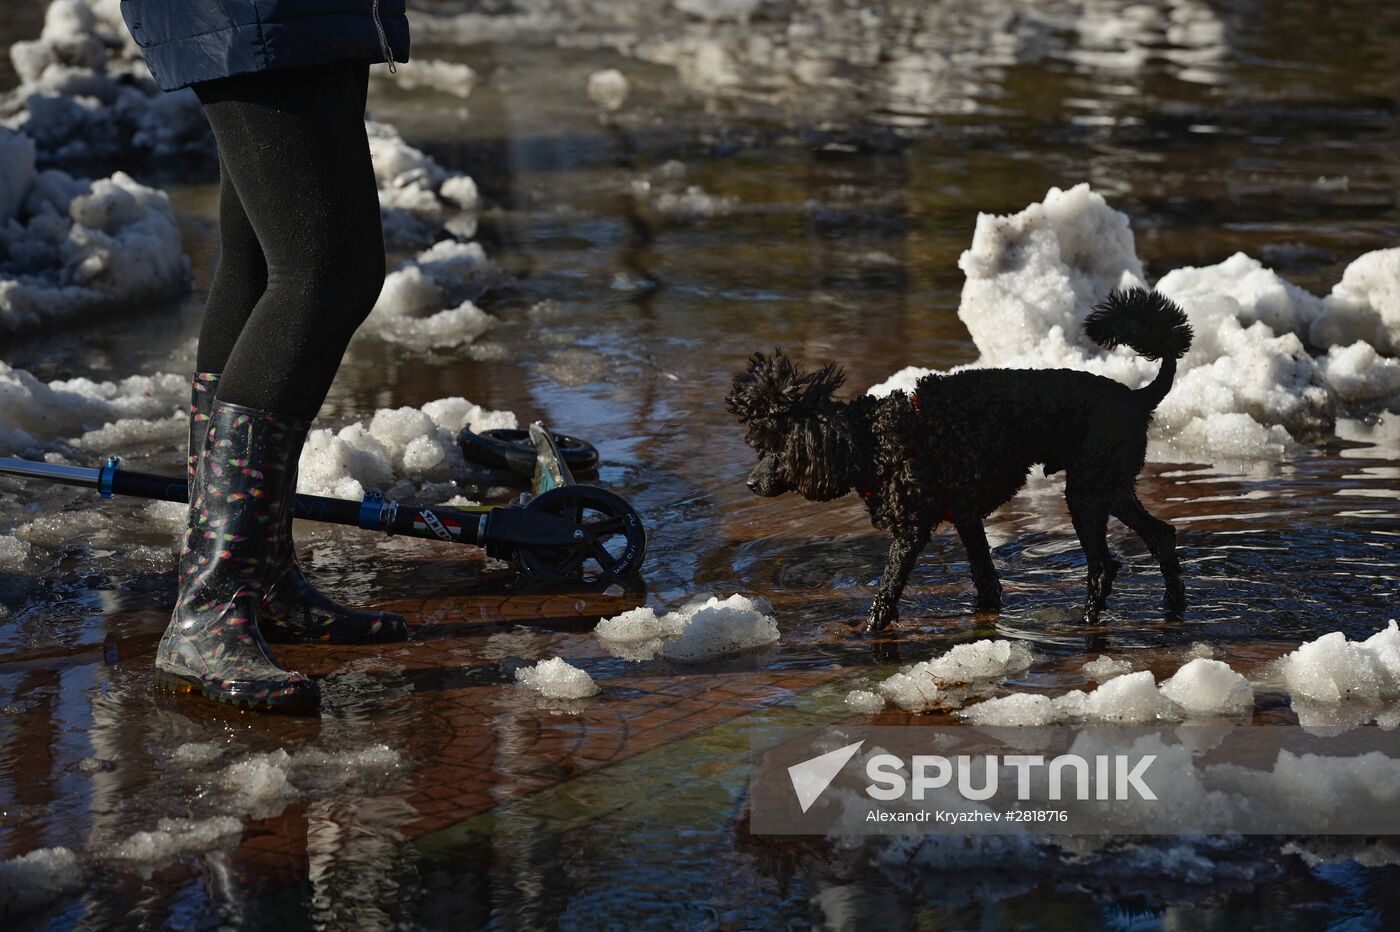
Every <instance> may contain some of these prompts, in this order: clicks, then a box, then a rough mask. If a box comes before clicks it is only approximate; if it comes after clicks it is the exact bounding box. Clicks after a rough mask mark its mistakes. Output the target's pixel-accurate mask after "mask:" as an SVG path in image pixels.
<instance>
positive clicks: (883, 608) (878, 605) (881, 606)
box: [856, 599, 899, 634]
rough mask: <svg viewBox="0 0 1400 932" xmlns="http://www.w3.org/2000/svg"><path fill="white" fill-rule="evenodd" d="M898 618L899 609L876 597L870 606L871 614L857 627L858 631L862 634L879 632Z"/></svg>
mask: <svg viewBox="0 0 1400 932" xmlns="http://www.w3.org/2000/svg"><path fill="white" fill-rule="evenodd" d="M897 620H899V609H898V608H897V607H895V606H892V605H888V604H886V603H885V602H882V601H881V600H879V599H876V600H875V604H873V605H871V606H870V614H868V615H867V616H866V617H865V621H864V622H863V623H862V624H860V625H858V626H857V627H856V631H857V632H859V633H861V634H879V633H880V632H881V631H883V630H885V629H886V628H888V627H889V626H890V625H891V624H893V623H894V622H895V621H897Z"/></svg>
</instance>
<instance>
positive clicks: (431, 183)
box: [365, 120, 479, 300]
mask: <svg viewBox="0 0 1400 932" xmlns="http://www.w3.org/2000/svg"><path fill="white" fill-rule="evenodd" d="M365 132H366V134H367V135H368V137H369V150H370V156H371V158H372V159H373V160H374V175H375V178H376V180H377V181H378V184H379V206H380V211H381V213H382V214H383V215H384V240H385V243H386V245H388V246H389V248H391V249H404V248H414V247H421V246H422V244H423V243H425V242H432V241H433V240H434V239H437V238H438V237H439V234H440V233H441V232H442V231H443V230H444V229H446V230H448V231H450V232H451V233H453V234H455V235H457V236H463V237H470V236H474V235H475V233H476V207H477V203H476V186H475V185H474V184H469V182H466V181H463V180H462V179H463V178H464V177H465V176H463V175H462V174H461V173H460V172H451V171H448V170H447V169H445V168H443V167H442V166H441V165H439V164H438V163H437V162H436V161H435V160H434V159H433V158H432V157H431V156H429V155H428V154H427V153H425V152H423V151H422V150H421V149H418V148H415V147H414V146H412V145H409V143H408V142H407V141H406V140H405V139H404V138H403V137H402V136H401V135H399V132H398V130H396V129H394V127H392V126H390V125H389V124H387V123H380V122H378V121H376V120H366V121H365ZM468 192H469V193H470V197H467V194H468ZM439 245H440V244H439ZM478 248H479V247H478ZM459 300H460V299H459Z"/></svg>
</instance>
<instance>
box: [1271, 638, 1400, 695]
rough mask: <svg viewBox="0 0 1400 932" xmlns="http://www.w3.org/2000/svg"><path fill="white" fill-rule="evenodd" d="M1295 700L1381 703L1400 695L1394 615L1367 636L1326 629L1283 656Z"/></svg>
mask: <svg viewBox="0 0 1400 932" xmlns="http://www.w3.org/2000/svg"><path fill="white" fill-rule="evenodd" d="M1279 670H1280V672H1281V673H1282V674H1283V680H1284V684H1285V685H1286V686H1287V688H1288V691H1289V693H1290V694H1291V695H1292V696H1293V697H1294V698H1295V699H1302V700H1305V701H1311V702H1317V703H1339V702H1347V701H1359V702H1371V703H1374V702H1381V701H1385V700H1389V699H1395V698H1400V628H1397V626H1396V622H1395V620H1394V619H1391V621H1390V624H1389V625H1388V626H1387V627H1386V628H1385V629H1384V630H1383V631H1380V632H1379V633H1377V634H1376V635H1374V636H1373V637H1371V638H1369V639H1367V640H1365V641H1359V642H1358V641H1350V640H1347V636H1346V635H1345V634H1343V633H1342V632H1340V631H1333V632H1332V633H1330V634H1324V635H1323V636H1322V637H1320V638H1317V639H1316V640H1313V641H1309V642H1307V643H1306V644H1303V645H1302V646H1300V647H1299V648H1298V649H1297V650H1295V651H1293V652H1292V653H1291V654H1287V655H1285V656H1284V657H1282V658H1281V659H1280V660H1279Z"/></svg>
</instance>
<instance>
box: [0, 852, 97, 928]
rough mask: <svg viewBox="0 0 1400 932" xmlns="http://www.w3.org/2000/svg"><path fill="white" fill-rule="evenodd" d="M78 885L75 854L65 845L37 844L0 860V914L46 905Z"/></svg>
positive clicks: (80, 877)
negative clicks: (24, 852)
mask: <svg viewBox="0 0 1400 932" xmlns="http://www.w3.org/2000/svg"><path fill="white" fill-rule="evenodd" d="M82 885H83V874H82V870H81V868H79V866H78V857H77V855H75V854H74V853H73V852H72V851H70V850H68V849H67V848H39V849H37V850H34V851H31V852H29V853H28V854H23V855H20V856H19V857H17V858H10V859H9V860H8V861H0V916H5V917H15V916H18V915H20V914H21V913H26V912H30V911H31V910H35V909H39V908H40V907H42V906H47V905H48V904H49V903H52V902H53V901H54V900H56V899H58V898H59V897H60V896H63V895H64V894H65V893H71V892H72V891H74V890H77V889H78V888H80V887H81V886H82Z"/></svg>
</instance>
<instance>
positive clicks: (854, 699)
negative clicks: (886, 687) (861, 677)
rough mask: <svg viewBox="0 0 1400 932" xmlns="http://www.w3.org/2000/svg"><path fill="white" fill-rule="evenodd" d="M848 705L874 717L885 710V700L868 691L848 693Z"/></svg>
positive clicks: (861, 690)
mask: <svg viewBox="0 0 1400 932" xmlns="http://www.w3.org/2000/svg"><path fill="white" fill-rule="evenodd" d="M845 701H846V705H848V706H850V707H851V708H852V709H854V710H855V711H857V712H860V713H862V714H865V715H874V714H875V713H876V712H880V711H882V710H883V709H884V708H885V699H884V697H883V696H881V695H880V694H879V693H877V692H871V691H870V690H868V689H853V690H851V691H850V692H848V693H846V700H845Z"/></svg>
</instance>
